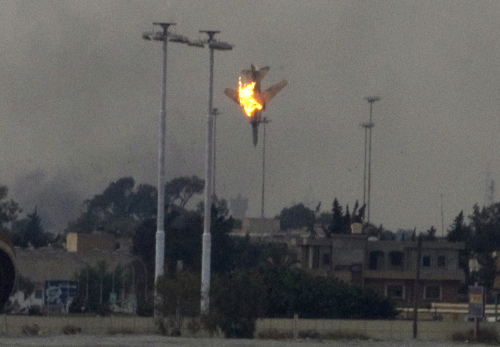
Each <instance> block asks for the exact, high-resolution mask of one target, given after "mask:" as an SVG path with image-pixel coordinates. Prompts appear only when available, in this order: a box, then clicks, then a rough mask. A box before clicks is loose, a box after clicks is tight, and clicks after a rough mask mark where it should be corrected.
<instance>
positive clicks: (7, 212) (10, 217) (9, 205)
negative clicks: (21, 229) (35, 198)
mask: <svg viewBox="0 0 500 347" xmlns="http://www.w3.org/2000/svg"><path fill="white" fill-rule="evenodd" d="M8 192H9V189H8V188H7V187H6V186H2V185H0V229H4V224H6V223H10V222H13V221H15V220H16V219H17V217H18V216H19V213H21V212H22V209H21V208H19V204H18V203H17V202H15V201H14V200H12V199H11V200H6V199H7V195H8Z"/></svg>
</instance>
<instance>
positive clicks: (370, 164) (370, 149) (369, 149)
mask: <svg viewBox="0 0 500 347" xmlns="http://www.w3.org/2000/svg"><path fill="white" fill-rule="evenodd" d="M365 99H366V101H368V102H369V103H370V121H369V123H368V124H369V125H370V126H369V128H368V129H369V130H368V191H367V222H368V223H370V193H371V172H372V170H371V167H372V128H373V126H374V124H373V122H372V110H373V103H374V102H375V101H379V100H380V97H378V96H368V97H366V98H365Z"/></svg>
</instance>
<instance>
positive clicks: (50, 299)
mask: <svg viewBox="0 0 500 347" xmlns="http://www.w3.org/2000/svg"><path fill="white" fill-rule="evenodd" d="M77 295H78V282H75V281H45V298H44V303H45V305H46V306H51V305H58V306H67V305H70V304H71V302H73V300H74V299H75V298H76V296H77Z"/></svg>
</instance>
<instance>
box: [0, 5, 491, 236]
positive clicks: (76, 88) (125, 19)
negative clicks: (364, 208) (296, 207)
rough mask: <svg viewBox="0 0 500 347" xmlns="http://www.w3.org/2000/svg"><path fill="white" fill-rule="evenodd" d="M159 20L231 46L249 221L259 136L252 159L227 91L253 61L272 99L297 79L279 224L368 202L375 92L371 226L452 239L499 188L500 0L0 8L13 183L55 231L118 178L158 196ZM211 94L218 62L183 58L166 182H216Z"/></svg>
mask: <svg viewBox="0 0 500 347" xmlns="http://www.w3.org/2000/svg"><path fill="white" fill-rule="evenodd" d="M157 21H165V22H176V23H177V25H176V26H174V27H172V30H171V31H172V32H175V33H178V34H182V35H185V36H188V37H190V38H193V39H197V38H205V37H204V36H203V35H201V36H200V34H199V33H198V31H199V30H205V29H211V30H220V31H221V33H220V34H219V35H218V36H217V38H218V39H220V40H222V41H227V42H229V43H232V44H234V45H235V47H234V49H233V50H232V51H222V52H219V51H216V52H215V68H214V107H216V108H218V109H219V111H220V112H221V114H220V115H219V116H218V117H217V145H216V148H217V152H216V153H217V154H216V158H217V164H216V165H217V172H216V178H217V183H216V193H217V195H218V196H219V197H222V198H225V199H228V200H229V199H231V198H234V197H236V196H237V195H238V194H242V195H243V196H246V197H248V198H249V209H248V211H247V216H249V217H252V216H253V217H258V216H260V208H261V184H262V171H261V170H262V169H261V167H262V126H261V129H260V131H259V144H258V146H257V148H254V146H253V145H252V137H251V127H250V125H249V124H248V120H247V119H246V117H245V116H244V114H243V112H242V110H241V109H240V108H239V106H238V105H237V104H235V103H234V102H233V101H231V100H230V99H229V98H227V97H226V96H225V95H224V93H223V90H224V89H225V88H226V87H232V88H237V85H238V76H239V74H240V72H241V70H242V69H244V68H249V66H250V63H255V64H256V65H257V66H260V67H262V66H267V65H268V66H270V67H271V70H270V72H269V73H268V74H267V76H266V78H265V79H264V80H263V83H262V87H263V88H267V87H268V86H270V85H272V84H274V83H276V82H278V81H279V80H281V79H282V78H286V79H287V80H288V85H287V86H286V87H285V88H284V89H283V90H282V91H281V92H280V93H279V94H278V95H277V96H276V97H275V98H274V99H273V100H272V101H271V102H270V103H269V104H268V105H267V109H266V111H265V113H264V116H266V117H268V118H269V119H271V120H272V121H271V123H269V124H268V126H267V128H266V200H265V201H266V210H265V211H266V215H267V216H269V217H272V216H274V215H276V214H278V213H279V212H280V211H281V210H282V209H283V208H284V207H290V206H291V205H292V204H295V203H299V202H304V203H306V205H308V206H309V207H311V208H314V207H315V206H316V205H317V203H318V202H320V201H321V203H322V205H321V206H322V210H323V211H330V210H331V205H332V202H333V199H334V198H335V197H336V198H338V200H339V202H340V203H341V205H343V206H345V205H346V204H349V205H350V206H351V209H352V207H353V205H354V203H355V201H356V200H359V201H362V199H363V165H364V130H363V128H362V127H360V124H361V123H363V122H366V121H367V120H368V117H369V105H368V103H367V102H366V101H365V100H364V98H365V97H366V96H370V95H377V96H380V97H381V100H380V101H379V102H377V103H375V104H374V105H373V121H374V123H375V127H374V128H373V132H372V180H371V221H372V222H374V223H375V224H377V225H380V224H382V225H384V227H386V228H387V229H389V230H393V231H396V230H397V229H399V228H411V229H413V228H415V227H416V228H417V230H419V231H425V230H427V229H428V228H429V227H430V226H432V225H434V226H435V227H436V229H437V230H438V235H440V232H441V225H442V222H443V224H444V228H445V230H446V228H447V227H448V226H449V225H450V224H451V223H452V220H453V218H454V217H455V216H456V215H457V214H458V213H459V212H460V211H461V210H464V213H465V214H466V215H468V214H470V213H471V212H472V207H473V205H474V204H475V203H478V204H479V205H483V204H485V203H486V201H487V182H488V180H492V179H494V180H497V181H498V179H500V160H499V156H500V154H499V149H500V137H499V130H500V117H499V114H500V98H499V95H498V94H499V91H500V62H499V59H498V57H500V35H498V33H499V32H500V2H498V1H496V0H491V1H486V0H485V1H480V2H477V1H459V0H438V1H436V0H415V1H410V0H392V1H390V0H379V1H367V0H355V1H347V0H346V1H340V0H337V1H332V0H324V1H323V0H315V1H302V0H301V1H299V0H273V1H265V0H254V1H243V0H236V1H229V0H203V1H199V0H145V1H133V0H120V1H117V0H86V1H81V0H65V1H59V0H53V1H50V0H33V1H28V0H0V61H1V64H0V80H1V85H0V114H1V116H0V148H2V154H1V156H0V183H1V184H4V185H7V186H8V187H9V188H10V193H9V197H10V198H13V199H14V200H16V201H18V202H20V203H21V205H22V206H23V207H24V208H25V209H26V210H27V212H30V210H31V209H33V208H34V206H35V205H37V206H38V211H39V212H40V213H41V214H42V216H44V218H45V223H46V224H47V225H48V226H49V227H50V228H52V229H53V231H60V230H62V229H63V228H64V227H65V226H66V224H67V221H68V220H69V219H72V218H75V217H76V215H77V213H78V211H79V210H80V208H81V204H82V202H83V201H84V200H85V199H88V198H91V197H92V196H93V195H95V194H98V193H100V192H102V190H103V189H104V188H105V187H106V186H107V185H108V184H109V183H110V182H112V181H116V180H117V179H119V178H120V177H124V176H133V177H134V178H135V180H136V182H137V183H150V184H154V185H156V180H157V177H156V175H157V148H158V144H157V142H158V140H157V139H158V134H157V133H158V130H157V129H158V114H159V111H160V101H161V66H162V65H161V64H162V50H161V43H159V42H154V41H153V42H151V41H149V42H148V41H145V40H143V39H141V35H142V33H143V32H145V31H150V30H152V29H153V25H152V22H157ZM208 86H209V50H208V49H207V48H205V49H199V48H194V47H189V46H187V45H181V44H176V43H169V45H168V87H167V168H166V170H167V179H171V178H174V177H176V176H180V175H189V176H191V175H198V176H199V177H202V178H204V176H205V171H204V169H205V144H206V123H207V122H206V119H207V116H206V115H207V113H208ZM200 199H201V197H200ZM441 213H442V215H441Z"/></svg>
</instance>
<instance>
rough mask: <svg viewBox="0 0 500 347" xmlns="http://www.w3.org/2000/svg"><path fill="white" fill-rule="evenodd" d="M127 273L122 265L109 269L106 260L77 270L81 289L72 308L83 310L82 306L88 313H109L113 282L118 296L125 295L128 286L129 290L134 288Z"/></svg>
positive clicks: (76, 275) (77, 279)
mask: <svg viewBox="0 0 500 347" xmlns="http://www.w3.org/2000/svg"><path fill="white" fill-rule="evenodd" d="M125 273H126V271H125V270H124V269H123V268H121V267H117V268H115V269H113V270H111V271H110V270H108V264H107V263H106V262H105V261H101V262H99V263H98V264H97V265H96V266H90V265H87V266H86V267H85V268H83V269H80V270H79V271H77V272H76V273H75V280H76V281H78V286H79V288H80V290H79V294H78V297H77V298H76V300H75V301H74V305H73V306H74V307H73V308H72V310H74V312H81V310H80V308H81V307H84V308H85V312H86V313H88V312H94V313H99V314H101V315H106V314H109V313H110V312H111V308H110V302H109V300H110V294H111V292H112V290H113V284H114V288H115V293H116V294H117V295H116V297H117V298H124V297H125V294H126V293H125V292H123V291H124V290H125V288H126V286H127V287H128V288H129V292H130V291H133V290H134V289H133V288H132V289H130V287H131V282H130V281H128V278H127V276H126V275H125ZM122 304H124V303H123V302H122Z"/></svg>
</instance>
